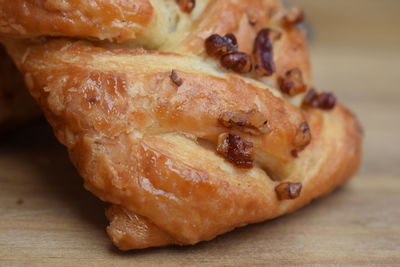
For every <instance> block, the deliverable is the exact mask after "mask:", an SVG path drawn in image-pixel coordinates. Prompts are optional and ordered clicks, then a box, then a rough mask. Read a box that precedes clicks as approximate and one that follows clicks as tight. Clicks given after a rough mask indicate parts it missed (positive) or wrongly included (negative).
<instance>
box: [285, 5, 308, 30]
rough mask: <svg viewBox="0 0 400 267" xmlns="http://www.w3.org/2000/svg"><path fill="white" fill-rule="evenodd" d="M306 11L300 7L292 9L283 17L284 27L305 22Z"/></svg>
mask: <svg viewBox="0 0 400 267" xmlns="http://www.w3.org/2000/svg"><path fill="white" fill-rule="evenodd" d="M304 19H305V15H304V11H303V10H302V9H300V8H298V7H294V8H292V9H290V10H289V11H288V12H287V13H286V15H285V16H284V17H283V25H284V26H286V27H292V26H296V25H297V24H300V23H302V22H303V21H304Z"/></svg>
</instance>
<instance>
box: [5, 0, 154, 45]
mask: <svg viewBox="0 0 400 267" xmlns="http://www.w3.org/2000/svg"><path fill="white" fill-rule="evenodd" d="M0 6H1V9H0V32H1V33H2V34H6V35H8V36H18V37H24V38H26V37H35V36H42V35H50V36H60V35H61V36H74V37H75V36H76V37H78V36H79V37H85V38H87V37H93V38H99V39H101V40H104V39H108V40H118V41H123V40H127V39H132V38H135V36H136V34H139V33H140V32H141V31H142V30H143V28H144V27H146V26H147V25H148V23H149V22H150V20H151V18H152V14H153V9H152V6H151V4H150V1H149V0H140V1H139V0H135V1H131V0H114V1H108V0H94V1H83V0H36V1H33V0H13V1H9V0H0Z"/></svg>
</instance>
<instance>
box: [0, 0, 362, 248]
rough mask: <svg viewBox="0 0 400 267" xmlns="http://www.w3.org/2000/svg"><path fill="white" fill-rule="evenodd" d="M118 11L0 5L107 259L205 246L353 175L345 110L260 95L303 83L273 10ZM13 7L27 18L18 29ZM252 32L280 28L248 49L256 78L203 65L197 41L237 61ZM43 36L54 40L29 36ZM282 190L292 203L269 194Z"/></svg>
mask: <svg viewBox="0 0 400 267" xmlns="http://www.w3.org/2000/svg"><path fill="white" fill-rule="evenodd" d="M106 2H107V3H106ZM119 2H121V3H122V4H126V3H134V5H129V6H127V8H126V9H121V8H120V6H119V5H114V4H112V1H111V2H110V1H102V0H97V1H95V3H96V4H97V5H93V6H88V5H87V4H86V2H84V1H80V0H66V1H53V2H52V3H50V1H44V0H42V1H34V2H32V1H28V0H25V1H24V0H18V1H13V2H12V3H11V2H10V1H5V0H0V7H1V9H0V10H1V11H0V22H1V23H0V24H1V25H5V26H4V27H0V34H1V36H2V42H4V44H5V45H6V46H7V49H8V51H9V52H10V54H11V55H12V57H13V59H14V61H15V62H16V63H17V65H18V67H19V68H20V70H21V71H22V73H23V74H24V76H25V80H26V82H27V85H28V87H29V90H30V92H31V94H32V95H33V96H34V98H35V99H36V100H37V102H38V103H39V104H40V106H41V108H42V110H43V111H44V113H45V115H46V118H47V119H48V120H49V122H50V124H51V125H52V126H53V128H54V132H55V134H56V136H57V138H58V139H59V140H60V142H62V143H63V144H64V145H65V146H66V147H67V148H68V151H69V153H70V157H71V160H72V161H73V162H74V164H75V166H76V167H77V169H78V171H79V173H80V174H81V176H82V177H83V179H84V181H85V187H86V188H87V189H88V190H90V191H91V192H92V193H93V194H95V195H96V196H98V197H100V198H101V199H102V200H104V201H107V202H109V203H112V204H111V206H110V207H109V208H108V209H107V217H108V218H109V220H110V225H109V227H108V229H107V232H108V234H109V235H110V237H111V239H112V240H113V242H114V243H115V244H116V245H117V246H118V247H119V248H120V249H123V250H129V249H138V248H146V247H151V246H162V245H168V244H179V245H187V244H195V243H198V242H201V241H206V240H211V239H213V238H214V237H215V236H217V235H219V234H222V233H225V232H227V231H230V230H232V229H234V228H236V227H241V226H244V225H246V224H249V223H255V222H260V221H263V220H266V219H271V218H275V217H277V216H280V215H283V214H287V213H290V212H292V211H294V210H296V209H298V208H300V207H301V206H303V205H305V204H307V203H309V202H310V201H311V200H312V199H314V198H316V197H319V196H321V195H323V194H326V193H328V192H330V191H332V190H333V189H334V188H335V187H336V186H338V185H340V184H342V183H344V182H345V181H346V180H347V179H348V178H349V177H350V176H351V175H352V174H353V173H354V171H355V170H356V169H357V167H358V164H359V160H360V153H361V151H360V150H361V148H360V147H361V133H360V131H359V129H360V128H359V126H358V123H357V121H356V119H355V117H354V116H353V115H352V114H351V113H350V112H349V111H347V110H346V109H345V108H344V107H343V106H341V105H340V104H337V105H336V106H335V107H334V108H332V109H331V110H330V111H329V112H327V111H323V110H321V109H302V108H300V107H296V106H295V105H293V104H291V103H290V101H291V100H290V99H289V98H288V97H286V96H282V94H280V92H279V91H278V90H276V89H274V88H278V81H279V77H283V76H284V75H285V74H287V73H288V71H290V70H293V69H298V70H299V71H300V72H301V74H302V80H303V81H302V82H303V83H304V85H306V86H307V88H309V83H310V71H309V62H308V57H307V50H306V44H305V38H304V34H303V32H302V31H300V30H299V29H297V28H296V27H282V26H281V25H282V16H281V15H282V14H283V13H282V12H283V9H282V7H281V6H280V4H279V2H278V1H275V0H254V1H236V0H217V1H204V2H201V1H197V2H196V6H195V7H194V9H193V10H191V13H190V14H189V15H188V14H183V13H184V12H182V11H181V10H180V8H179V6H177V4H176V2H175V1H145V0H132V1H128V0H126V1H125V0H121V1H119ZM45 3H48V4H49V3H50V4H49V5H50V6H48V5H46V6H45ZM62 3H64V4H65V5H64V4H62ZM151 3H159V4H157V5H154V6H153V5H152V4H151ZM24 4H29V10H30V12H31V15H30V16H29V19H27V18H25V19H21V20H19V18H24V15H23V14H22V13H21V12H22V11H21V8H22V6H23V5H24ZM69 5H70V6H71V7H74V8H73V10H74V12H72V11H69V8H70V6H69ZM74 5H77V6H74ZM108 5H109V6H108ZM106 6H107V7H108V8H105V7H106ZM57 10H63V12H61V13H62V14H64V16H66V17H64V16H62V17H60V12H58V11H57ZM106 11H107V12H106ZM117 11H118V12H117ZM250 11H251V12H250ZM76 12H80V13H81V14H80V16H79V18H77V17H76V16H77V13H76ZM249 13H251V16H250V15H249ZM81 15H83V16H81ZM92 15H93V16H95V17H96V19H95V20H94V21H90V20H86V19H85V20H84V21H83V20H82V18H88V17H90V16H92ZM65 18H67V21H64V20H63V19H65ZM174 18H177V20H174ZM249 20H251V21H252V22H254V23H251V25H250V24H249ZM11 21H13V23H11ZM44 21H46V24H44ZM110 21H114V22H115V21H116V22H118V21H124V23H126V25H130V26H132V27H133V28H130V27H125V26H126V25H125V24H124V23H123V24H119V23H117V24H113V23H111V24H110ZM14 22H15V23H14ZM49 22H54V23H49ZM93 23H94V24H95V25H94V24H93ZM99 27H100V28H99ZM266 28H274V29H278V30H279V32H280V34H279V35H280V36H279V37H280V38H272V37H271V36H270V34H269V33H271V32H269V33H268V38H270V37H271V38H272V39H276V41H275V42H269V44H268V46H267V45H265V44H264V45H265V47H267V48H268V49H264V48H265V47H264V45H263V46H262V47H261V48H260V51H258V50H257V49H256V50H257V51H256V52H257V53H256V54H258V55H259V56H260V57H261V58H262V62H258V63H262V64H261V65H262V66H261V67H262V68H263V69H264V70H266V71H268V73H267V74H268V75H269V76H267V77H260V76H257V75H252V74H247V76H246V77H245V76H243V75H242V76H241V75H238V74H233V73H230V72H228V71H226V70H225V69H224V68H221V67H219V66H217V65H216V64H214V63H213V61H212V60H209V59H207V58H206V57H207V55H206V51H205V46H204V43H205V39H206V38H207V37H209V36H210V35H211V34H218V35H219V36H225V37H226V36H228V37H227V39H228V40H229V42H230V43H232V44H233V46H234V47H235V46H236V42H237V45H238V47H240V51H241V52H243V53H246V54H248V55H249V54H251V53H252V51H253V44H254V42H253V40H254V39H256V37H257V35H258V33H260V32H261V33H263V32H264V33H265V30H264V31H263V29H266ZM227 33H232V35H234V36H235V39H236V40H233V38H232V35H226V34H227ZM47 35H54V36H58V37H67V38H46V37H43V38H39V39H31V37H34V36H47ZM10 36H18V37H22V39H18V40H16V39H11V38H9V37H10ZM70 37H73V38H70ZM264 37H265V36H264ZM93 38H97V39H100V40H103V39H108V40H111V41H114V42H122V41H129V42H125V43H119V44H116V43H112V44H110V43H106V42H100V41H95V40H93ZM76 39H85V40H76ZM225 41H226V40H225ZM225 45H226V43H225ZM270 46H273V47H270ZM145 48H152V49H145ZM269 48H271V49H272V48H273V54H271V53H269V52H271V51H272V50H269ZM224 49H225V48H224ZM230 49H231V48H230ZM266 50H268V51H267V52H268V53H269V54H268V56H266ZM266 57H267V58H268V60H269V61H268V63H271V64H272V63H273V65H274V68H272V67H268V68H264V67H265V66H266V65H265V64H264V63H265V61H263V60H264V59H265V58H266ZM271 66H272V65H271ZM171 70H173V71H172V72H171ZM290 78H292V77H290ZM182 81H183V83H182ZM226 133H228V134H226ZM311 135H312V138H311ZM189 137H190V138H189ZM197 140H202V141H204V143H207V144H209V146H202V145H200V143H199V142H197ZM218 144H219V145H220V147H219V149H218V150H219V153H220V154H218V153H216V152H217V149H216V148H217V147H218ZM300 150H302V152H301V154H299V155H297V154H298V152H299V151H300ZM294 153H295V154H296V156H297V157H293V154H294ZM221 154H222V155H221ZM225 158H227V159H228V161H227V160H225ZM231 162H233V163H234V164H232V163H231ZM235 164H236V165H235ZM250 165H251V166H253V167H252V168H249V167H250ZM237 166H239V167H246V168H237ZM264 170H266V171H264ZM267 173H268V174H267ZM269 175H270V176H269ZM271 177H273V178H274V179H273V180H272V179H271ZM285 183H286V184H287V183H292V184H295V185H296V184H297V185H298V184H301V185H302V187H301V194H300V195H298V193H299V192H300V190H299V186H294V187H293V186H292V187H291V186H289V187H288V188H286V186H285V188H284V189H285V190H286V189H288V190H286V191H285V190H283V191H285V192H286V193H287V194H286V193H285V194H286V195H285V194H284V193H282V191H281V190H280V189H281V187H283V186H282V185H281V187H279V185H280V184H284V185H285ZM277 188H278V189H279V190H278V194H277V191H276V190H277ZM279 192H281V193H279ZM287 198H290V200H289V199H288V201H282V200H281V199H287Z"/></svg>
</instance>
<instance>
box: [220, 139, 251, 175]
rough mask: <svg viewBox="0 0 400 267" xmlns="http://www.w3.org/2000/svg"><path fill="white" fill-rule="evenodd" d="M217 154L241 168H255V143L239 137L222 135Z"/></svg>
mask: <svg viewBox="0 0 400 267" xmlns="http://www.w3.org/2000/svg"><path fill="white" fill-rule="evenodd" d="M217 152H218V153H219V154H221V155H223V156H224V157H225V158H226V159H227V160H229V161H230V162H232V163H233V164H234V165H236V166H237V167H239V168H244V169H248V168H252V167H253V143H252V142H248V141H245V140H243V139H242V138H241V137H240V136H239V135H236V134H231V133H223V134H220V135H219V136H218V146H217Z"/></svg>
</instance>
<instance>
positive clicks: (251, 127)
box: [218, 110, 269, 135]
mask: <svg viewBox="0 0 400 267" xmlns="http://www.w3.org/2000/svg"><path fill="white" fill-rule="evenodd" d="M218 121H219V122H220V123H221V124H222V125H223V126H225V127H227V128H229V129H232V128H238V129H240V130H242V131H244V132H246V133H249V134H252V135H260V134H262V133H265V132H266V131H268V129H269V126H268V120H266V118H265V116H263V115H262V113H261V112H258V111H256V110H250V111H248V112H245V111H234V112H225V113H223V114H222V115H221V116H220V117H219V118H218Z"/></svg>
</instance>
